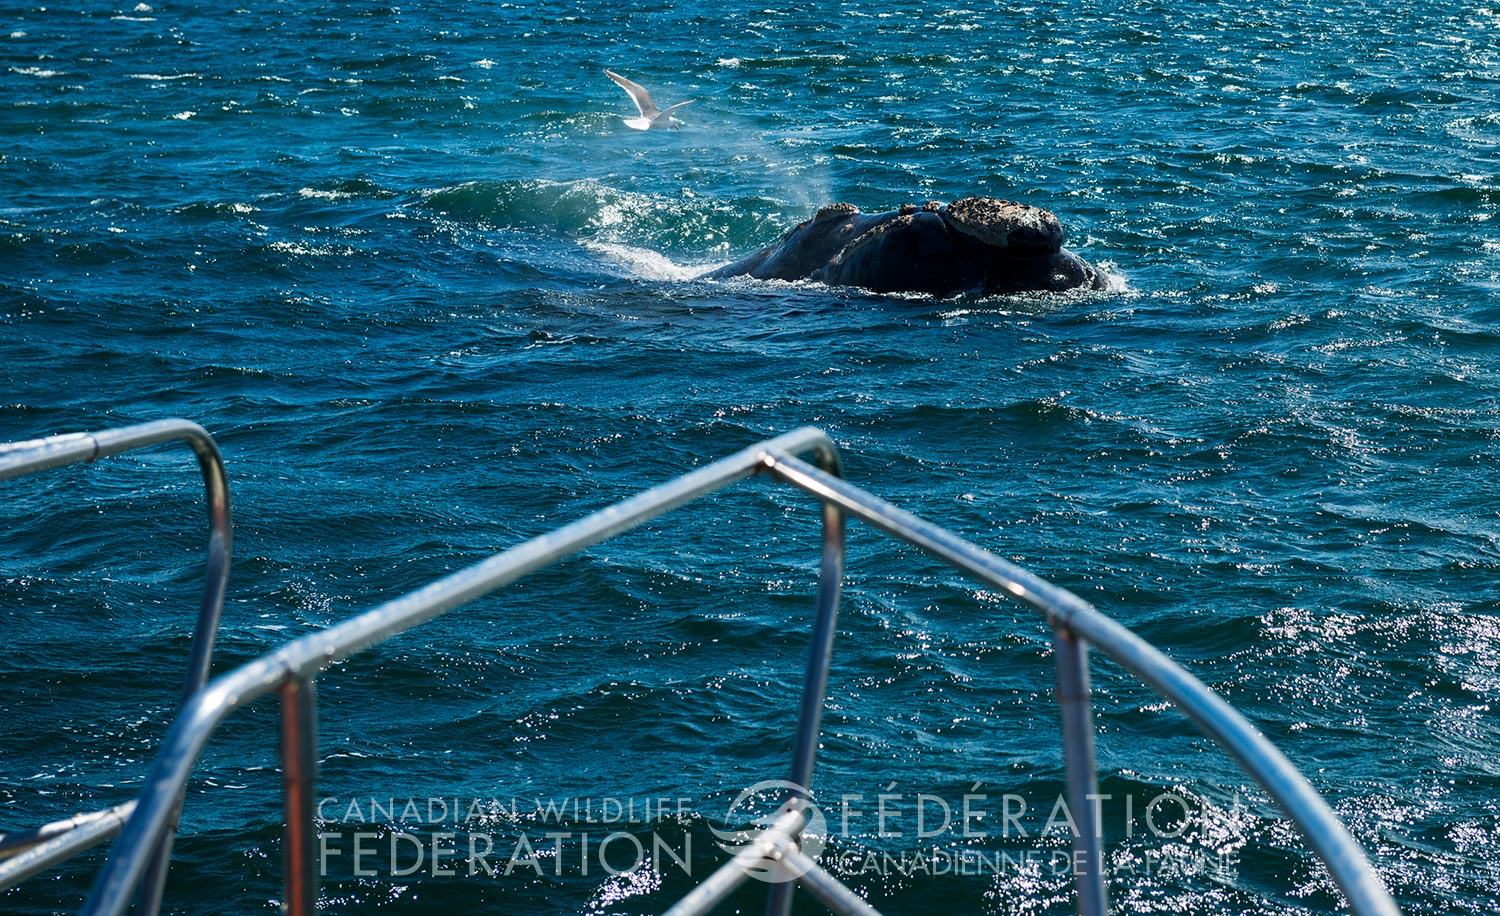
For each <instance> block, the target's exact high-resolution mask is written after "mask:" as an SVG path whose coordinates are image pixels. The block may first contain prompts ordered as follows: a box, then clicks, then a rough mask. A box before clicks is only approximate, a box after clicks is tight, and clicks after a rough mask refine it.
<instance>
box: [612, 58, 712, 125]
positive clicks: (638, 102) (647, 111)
mask: <svg viewBox="0 0 1500 916" xmlns="http://www.w3.org/2000/svg"><path fill="white" fill-rule="evenodd" d="M604 75H605V76H607V77H609V78H610V79H612V80H614V81H615V82H617V83H619V84H620V88H621V89H624V90H625V91H626V92H628V93H630V99H631V101H633V102H635V107H636V108H639V109H640V110H641V116H640V117H639V118H626V119H625V124H626V126H627V127H634V128H635V129H636V130H660V129H664V128H667V127H675V128H677V129H678V130H681V129H682V122H681V121H679V120H677V119H676V118H674V117H672V112H674V111H676V110H677V109H679V108H681V107H682V106H684V105H691V104H692V103H694V102H696V101H698V100H697V99H688V100H687V101H686V102H678V103H677V104H676V105H673V106H672V107H671V108H668V109H667V110H666V111H662V110H661V109H659V108H657V107H656V103H655V102H653V101H651V93H649V92H647V91H646V87H645V86H642V85H641V84H640V83H632V82H631V81H630V80H628V79H626V78H625V77H623V76H621V75H620V74H618V73H615V72H614V71H612V70H605V71H604Z"/></svg>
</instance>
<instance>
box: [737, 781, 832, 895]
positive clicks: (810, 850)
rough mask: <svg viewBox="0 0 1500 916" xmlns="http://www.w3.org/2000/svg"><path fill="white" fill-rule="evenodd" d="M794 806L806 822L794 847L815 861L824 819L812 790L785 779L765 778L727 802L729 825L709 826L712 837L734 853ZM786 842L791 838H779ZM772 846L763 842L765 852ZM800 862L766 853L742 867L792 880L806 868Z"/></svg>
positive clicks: (760, 876)
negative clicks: (724, 826)
mask: <svg viewBox="0 0 1500 916" xmlns="http://www.w3.org/2000/svg"><path fill="white" fill-rule="evenodd" d="M798 807H800V808H802V809H803V812H804V814H805V815H806V822H805V823H804V825H803V827H802V833H801V837H800V840H798V841H797V842H796V843H795V847H794V848H797V849H799V850H800V851H801V852H802V854H803V855H804V856H806V857H807V859H808V860H809V861H813V862H815V861H817V858H818V856H819V855H821V854H822V852H823V844H824V841H825V840H826V838H827V836H828V823H827V821H826V820H825V819H824V817H823V812H822V811H821V810H820V809H819V808H818V806H817V805H815V804H813V801H812V794H811V793H810V792H808V791H807V789H806V788H804V787H802V786H799V785H797V784H796V783H794V782H790V781H788V780H785V779H768V780H765V781H764V782H758V783H756V784H755V785H753V786H751V787H750V788H748V789H746V790H745V791H743V792H741V793H740V794H739V795H738V796H737V797H736V798H735V800H734V801H733V802H732V803H731V804H730V805H729V811H728V812H727V813H726V814H725V816H724V822H725V823H726V824H728V825H731V826H729V827H727V828H726V829H722V830H721V829H719V828H717V827H715V828H712V830H713V834H714V837H715V839H716V840H717V841H718V844H719V848H720V849H722V850H724V851H725V852H726V853H728V854H729V855H731V856H738V855H740V854H741V853H743V852H745V851H746V850H748V849H750V848H751V847H753V846H755V845H756V844H757V840H758V838H759V837H760V836H761V833H762V831H764V830H765V829H766V828H768V827H770V826H771V825H772V824H774V823H776V821H777V820H779V819H780V818H781V817H782V816H783V815H785V814H786V813H787V812H789V811H791V810H793V809H794V808H798ZM734 825H742V826H734ZM789 843H791V841H788V840H784V839H783V840H782V841H781V844H782V845H783V846H784V845H787V844H789ZM775 848H776V845H770V846H767V847H765V852H766V853H768V854H769V853H772V852H773V850H774V849H775ZM800 864H801V867H798V866H797V865H793V864H788V863H787V862H785V861H784V860H782V859H780V858H779V857H774V856H772V855H767V856H765V857H763V858H760V859H757V860H753V861H752V862H751V863H748V864H746V867H745V870H746V871H747V872H748V873H749V874H750V876H751V877H752V878H755V879H757V880H760V881H765V882H767V883H769V884H781V883H783V882H786V881H795V880H797V879H798V878H800V877H801V876H802V875H803V873H805V872H806V871H807V863H806V862H803V863H800Z"/></svg>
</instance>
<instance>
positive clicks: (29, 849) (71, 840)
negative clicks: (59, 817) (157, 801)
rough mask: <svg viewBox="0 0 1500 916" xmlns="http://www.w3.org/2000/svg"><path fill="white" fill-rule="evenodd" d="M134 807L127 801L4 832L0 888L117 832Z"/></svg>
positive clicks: (0, 841)
mask: <svg viewBox="0 0 1500 916" xmlns="http://www.w3.org/2000/svg"><path fill="white" fill-rule="evenodd" d="M134 810H135V801H134V800H131V801H128V802H125V803H124V804H122V805H115V806H114V807H113V808H105V809H104V810H103V811H91V812H89V813H88V814H79V815H76V816H74V817H70V818H68V819H67V820H64V821H57V822H55V823H51V824H46V825H44V826H42V827H37V828H36V829H34V830H28V831H25V832H23V833H8V834H6V835H5V837H4V839H3V840H0V857H3V859H4V862H3V865H0V891H6V890H9V889H11V888H12V887H15V886H16V885H17V884H20V883H21V882H22V881H25V880H26V879H27V878H29V877H31V876H32V875H34V874H36V873H37V872H40V871H43V870H45V869H48V868H51V867H52V866H54V865H56V864H58V863H59V862H66V861H67V860H68V859H71V858H73V857H74V856H76V855H78V854H79V853H80V852H83V851H84V850H86V849H91V848H93V847H94V846H97V845H99V844H100V843H102V842H104V841H105V840H107V839H109V838H110V837H112V836H114V835H116V834H118V833H119V832H120V829H121V828H122V827H124V826H125V820H126V818H128V817H130V812H132V811H134Z"/></svg>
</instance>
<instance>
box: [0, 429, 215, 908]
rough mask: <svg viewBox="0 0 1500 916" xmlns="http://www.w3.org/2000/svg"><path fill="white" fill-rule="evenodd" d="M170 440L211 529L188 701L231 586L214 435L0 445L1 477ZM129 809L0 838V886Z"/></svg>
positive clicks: (112, 824) (161, 841) (152, 900)
mask: <svg viewBox="0 0 1500 916" xmlns="http://www.w3.org/2000/svg"><path fill="white" fill-rule="evenodd" d="M170 442H185V443H187V444H188V445H189V446H190V447H191V448H192V450H193V453H194V455H196V456H197V459H198V468H199V471H200V472H201V473H202V475H203V487H204V492H205V495H206V498H207V502H208V528H209V534H208V549H207V556H206V560H205V570H204V585H203V597H202V599H201V601H200V602H199V605H198V620H197V623H196V625H195V627H194V630H193V641H192V647H191V649H190V651H189V656H188V670H187V677H186V679H185V682H184V684H183V689H182V698H183V702H184V703H185V702H187V700H188V698H190V697H191V696H193V695H194V694H195V693H197V692H198V691H199V690H201V689H203V685H204V684H205V683H207V681H208V669H209V661H210V659H211V657H212V656H213V648H214V637H215V636H216V635H217V633H218V629H219V617H220V614H221V613H222V611H223V608H224V595H225V591H226V589H227V588H228V584H229V560H230V552H231V549H232V544H233V534H232V526H231V524H230V513H229V481H228V478H227V476H226V475H225V473H224V460H223V458H222V457H221V456H220V454H219V447H218V445H217V444H216V443H215V442H214V440H213V437H212V436H210V435H209V434H208V433H207V432H206V431H205V430H204V429H203V427H201V426H199V425H198V424H196V423H193V422H190V421H188V420H175V419H174V420H158V421H155V422H151V423H141V424H137V425H135V426H126V427H120V428H118V429H109V430H103V431H100V432H93V433H70V434H67V435H62V436H50V437H48V438H45V439H34V440H31V441H27V442H15V443H10V444H5V445H0V480H6V479H9V478H12V477H21V476H23V475H26V474H34V473H37V472H39V471H46V470H51V469H53V468H59V467H64V466H66V465H70V464H79V463H84V462H92V461H97V460H98V459H100V458H103V457H106V456H110V455H118V454H121V453H123V452H128V451H134V450H137V449H142V448H148V447H151V446H155V445H161V444H165V443H170ZM134 808H135V803H134V802H127V803H126V804H124V805H120V806H117V807H115V808H110V809H106V810H104V811H98V812H94V813H92V814H84V815H79V816H78V817H74V818H71V819H69V820H66V821H59V822H57V823H56V824H49V825H47V826H46V827H43V828H39V829H37V830H35V831H30V832H29V833H27V834H24V835H17V834H11V835H9V836H7V837H6V838H5V839H4V840H3V841H0V890H4V889H6V888H8V887H11V886H14V885H15V884H17V883H19V882H21V881H24V880H25V879H26V878H28V877H30V876H32V875H34V874H36V873H37V872H39V871H41V870H42V869H45V868H48V867H50V866H51V865H54V864H56V863H58V862H61V861H64V860H65V859H68V858H70V857H72V856H74V855H76V854H77V853H79V852H82V851H83V850H85V849H88V848H90V847H92V846H94V845H96V844H98V843H101V842H103V841H104V840H107V839H109V838H110V837H111V836H114V835H115V834H116V833H118V832H119V831H120V829H121V825H122V824H123V822H124V820H125V819H126V817H127V816H128V815H129V813H130V812H131V811H133V810H134ZM171 845H172V834H171V831H163V832H162V833H161V834H160V835H159V836H158V837H157V839H156V842H155V847H154V849H155V853H156V859H155V864H154V865H153V867H152V869H151V872H150V877H149V878H148V880H147V882H146V884H145V886H144V887H143V889H142V901H143V904H144V905H145V906H149V908H150V911H154V910H155V908H156V905H157V903H158V902H159V900H160V893H161V885H162V882H163V881H164V880H165V877H166V865H167V859H168V857H169V855H170V852H171Z"/></svg>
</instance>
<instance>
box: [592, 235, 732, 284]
mask: <svg viewBox="0 0 1500 916" xmlns="http://www.w3.org/2000/svg"><path fill="white" fill-rule="evenodd" d="M580 244H582V245H583V247H584V248H587V249H588V250H589V251H592V252H595V253H596V254H601V255H603V256H604V257H606V258H608V259H609V260H611V261H614V262H615V263H617V264H620V265H622V266H624V267H625V268H626V269H627V270H629V271H630V272H631V273H632V274H634V275H635V276H637V277H641V278H642V279H645V280H691V279H693V278H695V277H698V276H701V275H702V274H705V273H707V272H708V271H710V270H713V269H714V268H715V267H717V266H718V265H716V264H711V265H703V264H693V265H688V264H678V263H677V262H676V261H673V260H672V259H671V258H669V257H667V256H666V255H664V254H662V253H661V252H658V251H652V250H650V249H649V248H636V247H633V246H631V245H621V244H619V243H617V242H600V241H596V240H593V239H588V240H585V241H583V242H581V243H580Z"/></svg>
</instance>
